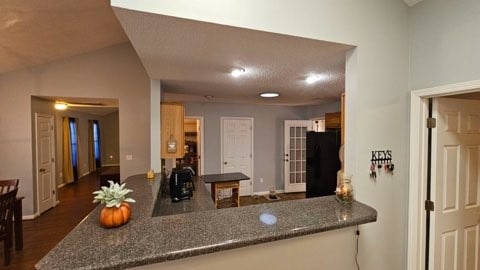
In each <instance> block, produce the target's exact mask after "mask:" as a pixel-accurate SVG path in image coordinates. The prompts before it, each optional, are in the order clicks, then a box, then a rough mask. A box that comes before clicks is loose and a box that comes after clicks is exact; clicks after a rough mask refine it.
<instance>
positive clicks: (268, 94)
mask: <svg viewBox="0 0 480 270" xmlns="http://www.w3.org/2000/svg"><path fill="white" fill-rule="evenodd" d="M260 96H261V97H263V98H276V97H278V96H280V94H279V93H277V92H264V93H261V94H260Z"/></svg>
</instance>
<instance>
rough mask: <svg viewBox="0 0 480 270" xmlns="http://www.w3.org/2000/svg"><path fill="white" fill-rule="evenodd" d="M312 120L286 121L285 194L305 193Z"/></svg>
mask: <svg viewBox="0 0 480 270" xmlns="http://www.w3.org/2000/svg"><path fill="white" fill-rule="evenodd" d="M310 130H312V121H311V120H285V136H284V138H285V151H284V156H283V161H284V165H285V166H284V168H285V173H284V178H285V179H284V182H285V192H286V193H287V192H305V186H306V181H307V177H306V176H307V175H306V167H307V166H306V165H307V158H306V157H307V153H306V151H307V148H306V145H307V131H310Z"/></svg>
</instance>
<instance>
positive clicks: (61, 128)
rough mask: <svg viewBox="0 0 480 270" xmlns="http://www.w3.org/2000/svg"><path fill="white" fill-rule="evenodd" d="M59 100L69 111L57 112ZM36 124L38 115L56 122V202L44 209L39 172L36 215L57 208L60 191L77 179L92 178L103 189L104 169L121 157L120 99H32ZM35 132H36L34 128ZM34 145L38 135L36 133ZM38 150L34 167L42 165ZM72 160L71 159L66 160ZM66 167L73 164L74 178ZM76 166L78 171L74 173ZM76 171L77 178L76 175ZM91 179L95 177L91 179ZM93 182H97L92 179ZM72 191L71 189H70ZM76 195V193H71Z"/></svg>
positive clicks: (54, 132) (33, 123)
mask: <svg viewBox="0 0 480 270" xmlns="http://www.w3.org/2000/svg"><path fill="white" fill-rule="evenodd" d="M57 101H62V102H63V103H65V104H68V107H67V109H66V110H57V109H55V104H56V103H57ZM31 111H32V125H35V121H34V119H35V115H36V114H44V115H50V116H51V117H52V119H53V121H52V125H51V131H52V133H53V150H52V155H51V158H50V159H49V162H50V163H51V164H52V166H53V167H54V169H53V171H52V184H51V186H52V190H51V192H52V193H53V194H54V195H53V201H54V202H55V203H54V204H53V205H51V206H50V207H48V208H45V207H42V206H41V204H40V203H39V201H41V200H42V198H43V197H45V195H44V194H42V192H43V193H45V192H44V190H45V188H44V187H42V186H39V184H40V181H39V180H38V176H39V172H38V170H35V175H34V179H37V180H36V184H35V185H34V187H35V190H34V196H35V201H36V205H35V206H34V208H35V214H34V216H32V218H34V217H37V216H39V215H40V214H41V213H43V212H44V211H46V210H48V209H50V208H51V207H54V206H56V205H57V204H58V203H59V202H60V201H59V195H58V193H59V189H60V188H63V187H64V186H65V185H68V184H70V183H73V182H75V183H76V184H77V182H78V181H74V179H80V180H82V179H88V181H92V182H94V183H92V185H91V186H92V188H95V189H98V188H99V183H100V182H99V180H95V179H97V178H99V174H100V173H101V171H102V169H103V168H107V167H112V166H114V167H117V168H118V166H119V163H120V157H119V108H118V100H117V99H98V98H70V97H45V96H32V97H31ZM32 130H35V127H34V126H33V128H32ZM32 135H33V136H32V137H33V138H32V143H33V145H34V146H38V143H37V142H36V141H37V139H38V136H37V135H36V134H32ZM66 146H68V148H69V149H70V151H69V152H68V154H67V155H64V149H65V147H66ZM37 153H38V150H36V149H35V148H34V153H33V160H34V164H36V162H38V157H37ZM65 157H68V158H65ZM65 164H71V165H72V170H71V172H72V175H71V177H67V176H66V171H65V170H64V168H66V167H65V166H64V165H65ZM73 167H75V168H76V170H73ZM67 171H68V170H67ZM74 171H76V173H75V175H73V172H74ZM87 176H91V177H87ZM92 179H93V180H92ZM69 190H71V188H69ZM69 194H70V196H75V193H69Z"/></svg>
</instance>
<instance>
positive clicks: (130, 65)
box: [0, 44, 150, 215]
mask: <svg viewBox="0 0 480 270" xmlns="http://www.w3.org/2000/svg"><path fill="white" fill-rule="evenodd" d="M0 92H1V94H2V98H1V99H0V110H1V113H0V130H1V132H0V153H2V154H1V155H0V166H1V167H0V178H19V179H20V190H19V194H20V195H22V196H25V200H24V201H23V211H24V212H23V213H24V215H31V214H33V213H34V212H35V209H34V204H33V201H34V200H33V198H34V189H33V187H34V186H35V182H34V174H33V167H32V163H33V157H32V127H31V115H30V112H31V102H30V97H31V96H32V95H35V96H72V97H89V98H118V99H119V106H120V114H119V119H120V156H121V157H122V158H121V159H120V166H121V178H122V179H125V178H126V177H128V176H130V175H132V174H137V173H142V172H145V171H146V170H147V169H148V168H149V167H150V166H149V163H150V147H149V143H148V142H149V141H150V136H149V134H150V111H149V110H150V104H149V96H150V80H149V78H148V76H147V74H146V72H145V70H144V68H143V66H142V64H141V63H140V60H139V59H138V57H137V55H136V54H135V51H134V50H133V48H132V47H131V46H130V45H129V44H124V45H119V46H115V47H110V48H106V49H103V50H99V51H96V52H93V53H88V54H84V55H80V56H75V57H71V58H66V59H62V60H59V61H56V62H53V63H50V64H46V65H42V66H37V67H35V68H30V69H24V70H20V71H15V72H11V73H6V74H2V75H0ZM7 153H8V154H7ZM127 154H131V155H133V160H132V161H126V160H125V155H127Z"/></svg>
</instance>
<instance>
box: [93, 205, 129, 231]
mask: <svg viewBox="0 0 480 270" xmlns="http://www.w3.org/2000/svg"><path fill="white" fill-rule="evenodd" d="M131 214H132V210H131V209H130V205H129V204H128V203H126V202H122V204H121V205H120V207H118V208H117V207H115V206H114V207H104V208H103V209H102V212H100V224H102V226H103V227H105V228H115V227H119V226H122V225H123V224H125V223H127V222H128V221H129V220H130V216H131Z"/></svg>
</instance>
